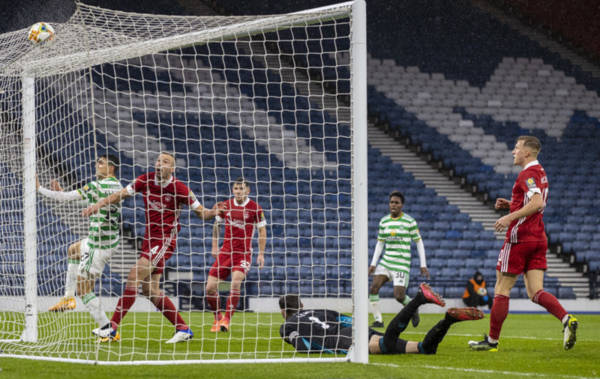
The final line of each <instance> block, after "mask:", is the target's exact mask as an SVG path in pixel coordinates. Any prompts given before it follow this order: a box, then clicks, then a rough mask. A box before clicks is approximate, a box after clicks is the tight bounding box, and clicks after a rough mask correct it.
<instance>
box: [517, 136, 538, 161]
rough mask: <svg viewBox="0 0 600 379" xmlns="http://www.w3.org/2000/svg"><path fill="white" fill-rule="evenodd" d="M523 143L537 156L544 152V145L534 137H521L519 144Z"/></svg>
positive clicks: (518, 139)
mask: <svg viewBox="0 0 600 379" xmlns="http://www.w3.org/2000/svg"><path fill="white" fill-rule="evenodd" d="M519 141H523V146H526V147H528V148H529V149H530V150H531V151H532V152H533V154H535V155H536V156H537V155H538V154H539V153H540V151H542V143H541V142H540V140H539V139H538V138H537V137H534V136H520V137H519V138H517V142H519Z"/></svg>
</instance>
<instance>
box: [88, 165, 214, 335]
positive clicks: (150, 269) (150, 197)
mask: <svg viewBox="0 0 600 379" xmlns="http://www.w3.org/2000/svg"><path fill="white" fill-rule="evenodd" d="M174 172H175V158H174V157H173V155H171V154H168V153H162V154H160V155H159V156H158V159H157V160H156V164H155V171H154V172H149V173H147V174H143V175H140V176H139V177H137V178H136V179H135V180H134V181H133V183H131V184H129V185H128V186H127V187H126V188H124V189H123V190H122V191H120V192H116V193H114V194H112V195H110V196H109V197H106V198H104V199H103V200H101V201H99V202H98V203H96V204H95V205H93V206H90V207H88V208H87V209H85V210H84V211H83V214H84V215H86V216H89V215H90V214H93V213H96V212H98V211H99V210H100V209H101V208H103V207H105V206H107V205H109V204H112V203H116V202H119V201H121V200H122V199H125V198H128V197H130V196H133V195H135V193H141V194H142V195H143V196H144V204H145V206H146V232H145V235H144V243H143V245H142V252H141V254H140V257H139V259H138V260H137V262H136V264H135V266H133V267H132V268H131V271H129V275H128V277H127V283H126V285H125V290H124V291H123V295H122V296H121V298H120V299H119V302H118V303H117V307H116V309H115V312H114V313H113V316H112V319H111V322H110V324H107V325H104V326H103V327H101V328H97V329H94V330H93V333H94V334H95V335H97V336H98V337H100V338H101V341H103V342H109V341H118V340H119V339H120V336H119V332H118V331H117V328H118V326H119V324H120V323H121V320H122V319H123V317H125V315H126V314H127V312H128V311H129V309H130V308H131V307H132V306H133V303H134V302H135V298H136V295H137V292H138V287H139V285H140V283H141V285H142V293H143V294H144V296H147V297H148V299H149V300H150V301H151V302H152V304H154V305H155V306H156V308H158V309H159V310H160V311H161V312H162V314H163V315H164V316H165V317H166V318H167V319H168V320H169V321H170V322H171V323H172V324H173V325H175V335H174V336H173V337H172V338H171V339H169V340H168V341H167V343H177V342H182V341H188V340H190V339H192V337H193V336H194V334H193V333H192V331H191V329H190V328H189V327H188V325H187V324H186V323H185V321H184V320H183V318H182V317H181V315H180V314H179V312H177V309H176V308H175V305H174V304H173V303H172V302H171V300H170V299H169V298H168V297H167V296H165V294H164V293H163V292H162V291H161V289H160V278H161V276H162V273H163V270H164V267H165V262H166V261H167V260H168V259H169V258H170V257H171V255H172V254H173V251H174V250H175V246H176V245H177V233H178V232H179V229H181V226H180V225H179V214H180V213H181V207H182V206H183V205H187V206H189V207H190V208H191V209H192V210H193V211H194V212H195V213H196V215H198V217H200V218H202V219H203V220H209V219H211V218H213V217H214V216H215V214H216V211H217V210H216V209H210V210H208V209H204V207H202V205H201V204H200V202H199V201H198V200H197V199H196V196H195V195H194V193H193V192H192V191H191V190H190V189H189V188H188V187H187V186H186V185H185V184H183V183H182V182H180V181H179V180H177V179H176V178H175V177H174V176H173V173H174Z"/></svg>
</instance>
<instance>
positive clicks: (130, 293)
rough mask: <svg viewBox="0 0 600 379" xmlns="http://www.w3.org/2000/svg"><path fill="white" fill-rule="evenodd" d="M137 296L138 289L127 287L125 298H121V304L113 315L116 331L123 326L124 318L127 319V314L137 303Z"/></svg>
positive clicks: (112, 322)
mask: <svg viewBox="0 0 600 379" xmlns="http://www.w3.org/2000/svg"><path fill="white" fill-rule="evenodd" d="M136 295H137V288H135V287H125V291H123V296H121V298H120V299H119V302H118V303H117V308H115V313H113V315H112V318H111V320H110V321H111V324H112V327H113V329H115V330H116V329H117V327H118V326H119V324H121V320H122V319H123V317H125V315H126V314H127V312H129V309H130V308H131V307H132V306H133V303H135V297H136Z"/></svg>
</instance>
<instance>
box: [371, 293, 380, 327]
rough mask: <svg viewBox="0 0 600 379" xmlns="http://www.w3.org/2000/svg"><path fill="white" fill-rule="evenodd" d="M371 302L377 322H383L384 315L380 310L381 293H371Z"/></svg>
mask: <svg viewBox="0 0 600 379" xmlns="http://www.w3.org/2000/svg"><path fill="white" fill-rule="evenodd" d="M369 303H371V309H372V311H373V317H374V318H375V321H377V322H383V316H382V315H381V311H380V310H379V295H369Z"/></svg>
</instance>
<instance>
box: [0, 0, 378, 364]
mask: <svg viewBox="0 0 600 379" xmlns="http://www.w3.org/2000/svg"><path fill="white" fill-rule="evenodd" d="M52 26H53V27H54V29H55V31H56V35H55V38H54V39H53V40H52V41H50V42H45V43H40V44H35V45H34V44H31V43H30V42H29V41H27V38H26V36H27V31H26V30H20V31H16V32H12V33H8V34H4V35H1V36H0V46H1V49H0V106H1V108H0V111H1V115H0V116H1V128H0V134H1V136H0V157H1V159H0V181H1V182H2V185H1V186H0V206H1V211H0V228H1V233H0V314H1V315H2V317H1V318H0V323H1V324H2V325H1V328H0V351H1V352H2V353H1V354H0V356H19V357H36V358H37V359H40V358H41V359H48V360H67V361H87V362H94V363H110V364H115V363H124V364H130V363H144V362H158V363H172V362H173V361H186V362H222V361H223V360H225V359H226V360H228V361H230V362H248V361H286V360H293V361H301V360H315V359H316V360H340V361H344V360H349V359H350V360H353V361H356V362H366V361H367V350H366V349H367V334H366V333H367V321H366V320H367V317H366V316H367V300H366V295H367V279H366V275H367V272H366V265H367V243H366V229H367V228H366V220H367V219H368V217H367V214H366V206H367V205H366V201H367V197H366V105H365V104H366V78H365V76H366V47H365V12H364V2H363V1H362V0H360V1H356V2H349V3H342V4H338V5H334V6H328V7H322V8H317V9H312V10H307V11H302V12H296V13H291V14H284V15H268V16H235V17H232V16H210V17H208V16H204V17H191V16H190V17H188V16H185V17H183V16H160V15H149V14H135V13H125V12H117V11H111V10H106V9H101V8H97V7H93V6H88V5H85V4H81V3H78V4H77V9H76V12H75V13H74V14H73V16H72V17H71V18H70V19H69V20H68V21H67V22H65V23H54V24H52ZM160 152H172V153H174V156H175V159H176V171H175V174H174V175H175V176H176V177H177V179H178V180H180V181H182V182H183V183H185V184H186V185H188V186H189V187H190V189H191V190H192V191H194V193H195V194H196V196H197V197H198V199H199V201H200V202H201V203H202V204H203V205H204V206H206V207H209V208H210V207H212V206H213V205H214V204H215V203H216V202H219V201H223V200H227V199H229V198H231V197H232V196H233V194H232V184H233V182H234V181H235V180H236V179H237V178H238V177H244V178H245V179H246V180H247V181H248V182H249V183H250V186H251V192H250V196H249V197H250V198H251V199H252V200H254V201H256V202H257V203H258V204H259V205H260V206H261V207H262V208H263V210H264V213H265V218H266V224H267V227H266V229H267V247H266V254H265V265H264V267H263V268H262V269H259V267H258V265H257V263H256V255H257V252H258V246H257V238H256V235H255V236H254V238H253V250H254V253H253V263H252V266H251V268H250V270H249V272H248V274H247V277H246V280H245V281H244V283H243V285H242V288H241V294H240V301H239V304H238V306H237V312H236V313H234V315H233V317H232V320H231V325H230V330H229V332H218V333H215V332H211V331H210V329H211V325H212V323H213V313H212V312H211V309H209V306H208V303H207V301H206V296H205V295H206V294H205V285H206V281H207V278H208V271H209V269H210V267H211V265H212V264H213V262H214V258H213V257H212V255H211V247H212V233H213V221H206V222H204V221H202V220H201V219H200V218H198V217H197V216H196V215H195V214H194V213H193V212H191V211H190V210H189V209H188V208H184V209H183V210H182V212H181V215H180V219H179V223H180V225H181V230H180V232H179V233H178V236H177V247H176V249H175V251H174V254H173V256H172V257H171V258H170V259H169V260H168V261H167V263H166V267H165V271H164V273H163V276H162V280H161V283H160V286H161V289H162V291H163V292H164V293H165V294H166V295H167V296H168V297H169V298H170V299H171V300H172V302H173V303H174V304H175V306H176V308H177V309H178V310H179V311H180V313H181V316H182V317H183V319H184V320H185V321H186V323H187V324H188V325H189V326H190V328H191V330H192V331H193V332H194V338H193V339H192V340H191V341H189V342H183V343H179V344H174V345H170V344H165V342H166V341H167V340H168V339H169V338H171V337H172V336H173V333H174V332H175V328H174V326H173V325H172V324H171V323H170V322H169V321H168V320H167V318H165V317H163V315H162V313H161V312H160V311H158V310H157V308H156V307H155V306H154V305H153V304H152V303H151V302H150V301H148V299H147V298H146V297H145V296H143V294H142V292H141V289H140V292H139V293H138V296H137V299H136V302H135V304H134V306H133V307H132V309H131V310H130V312H129V313H128V314H127V315H126V316H125V317H124V318H123V320H122V322H121V324H120V326H119V332H120V335H121V340H120V341H113V342H110V343H100V342H98V340H97V338H96V337H95V336H94V335H93V334H92V332H91V331H92V329H94V328H96V327H98V325H97V322H96V321H95V319H94V318H93V317H92V315H91V314H90V312H88V307H87V304H88V303H87V302H88V301H89V297H88V298H86V297H83V298H81V297H76V305H75V307H74V309H70V308H69V307H67V308H66V309H64V310H63V311H49V308H50V307H52V306H54V305H55V304H57V302H59V301H60V300H61V299H62V298H63V296H65V291H66V288H65V287H66V282H68V280H67V275H68V274H67V272H68V271H69V269H68V267H69V265H72V264H76V262H77V260H76V259H75V258H73V257H70V256H68V253H67V251H68V249H69V246H71V245H72V244H74V243H76V242H78V241H80V240H82V239H84V238H86V237H87V236H88V233H89V230H90V220H89V219H88V218H84V217H82V216H81V211H82V210H83V209H84V208H85V207H86V206H87V202H86V201H83V200H77V199H69V200H65V199H55V198H52V197H47V196H42V195H41V194H40V193H38V192H37V191H36V176H37V178H38V180H39V183H40V185H41V186H42V187H44V188H46V189H54V190H59V188H57V187H56V184H58V185H59V186H60V187H61V188H60V189H61V190H63V191H64V192H63V193H69V192H72V191H75V190H78V189H83V188H85V186H86V185H87V184H88V183H90V182H92V181H95V180H97V178H96V162H97V160H98V158H99V157H103V156H106V155H107V154H112V155H115V156H117V157H118V158H119V161H120V164H119V166H118V170H117V172H116V177H117V179H118V180H119V181H120V182H121V184H122V185H123V186H126V185H127V184H129V183H131V182H132V181H133V180H134V179H135V178H136V177H137V176H139V175H141V174H143V173H146V172H151V171H154V166H155V161H156V158H157V157H158V155H159V153H160ZM92 224H94V223H93V222H92ZM145 226H146V220H145V205H144V200H143V197H142V196H141V195H139V194H138V195H136V196H133V197H130V198H128V199H127V200H125V201H124V202H122V203H121V215H120V219H119V222H118V228H119V235H120V242H119V244H118V246H117V247H116V248H115V249H114V251H113V254H112V258H111V260H110V262H109V264H107V265H106V266H105V267H104V271H103V273H102V275H101V277H100V278H98V279H97V280H96V284H95V288H94V289H93V293H94V294H95V296H96V298H97V299H98V300H99V301H98V304H99V305H100V306H101V307H102V309H103V310H104V311H105V312H106V314H107V316H108V317H109V318H110V317H111V315H112V314H113V312H114V311H115V307H116V305H117V301H118V299H119V297H120V296H121V295H122V294H123V290H124V287H125V281H126V279H127V276H128V273H129V270H130V269H131V268H132V267H133V266H134V264H135V262H136V260H137V257H138V254H139V251H140V249H141V245H142V241H143V237H144V229H145ZM91 227H92V228H93V227H94V225H91ZM221 243H222V240H221V241H220V244H221ZM229 286H230V284H229V282H228V281H222V282H220V283H219V290H220V291H219V294H220V296H221V299H222V300H221V304H222V307H224V306H225V304H226V302H227V297H228V295H229V292H230V291H229V289H230V288H229ZM285 294H299V295H300V296H301V298H302V301H303V303H304V307H305V308H321V309H322V308H328V309H333V310H337V311H341V312H344V313H346V314H349V315H353V316H354V318H353V322H352V327H353V346H352V348H351V349H350V352H349V353H348V354H345V353H343V352H338V353H334V354H329V353H325V352H322V353H311V354H305V353H298V352H296V351H295V350H294V349H293V348H292V347H291V346H290V345H288V344H287V343H286V342H285V341H284V340H282V338H281V337H280V334H279V333H280V332H279V329H280V325H281V324H282V323H283V321H284V320H283V318H282V316H281V314H280V312H279V307H278V298H279V296H281V295H285ZM76 295H77V294H76ZM84 303H85V304H84Z"/></svg>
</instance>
